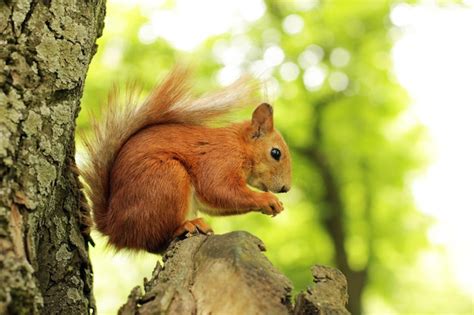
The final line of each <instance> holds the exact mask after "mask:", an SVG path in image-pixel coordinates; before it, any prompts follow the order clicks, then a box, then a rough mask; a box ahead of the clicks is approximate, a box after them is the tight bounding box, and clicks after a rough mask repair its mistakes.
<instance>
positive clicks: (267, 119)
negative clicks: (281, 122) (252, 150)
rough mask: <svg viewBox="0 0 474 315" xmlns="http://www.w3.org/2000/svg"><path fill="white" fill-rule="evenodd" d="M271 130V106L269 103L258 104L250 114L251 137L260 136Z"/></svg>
mask: <svg viewBox="0 0 474 315" xmlns="http://www.w3.org/2000/svg"><path fill="white" fill-rule="evenodd" d="M271 131H273V108H272V106H271V105H270V104H267V103H262V104H260V105H259V106H258V107H257V108H256V109H255V110H254V111H253V114H252V138H260V137H262V136H264V135H265V134H267V133H269V132H271Z"/></svg>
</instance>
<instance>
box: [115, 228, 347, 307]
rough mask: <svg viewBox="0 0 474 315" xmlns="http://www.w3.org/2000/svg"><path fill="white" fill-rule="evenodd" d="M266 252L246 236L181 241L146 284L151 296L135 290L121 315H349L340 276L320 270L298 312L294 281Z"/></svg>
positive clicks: (302, 295)
mask: <svg viewBox="0 0 474 315" xmlns="http://www.w3.org/2000/svg"><path fill="white" fill-rule="evenodd" d="M264 250H265V247H264V244H263V243H262V241H261V240H259V239H257V238H256V237H255V236H253V235H251V234H248V233H246V232H232V233H228V234H224V235H212V236H204V235H198V236H193V237H191V238H188V239H185V240H182V241H178V242H176V243H174V244H172V245H171V246H170V248H169V249H168V250H167V252H166V254H165V256H164V259H163V260H164V266H161V264H160V263H158V264H157V266H156V268H155V271H154V272H153V275H152V278H151V280H150V281H147V280H146V279H145V284H144V287H145V293H144V294H142V292H141V289H140V287H136V288H134V289H133V290H132V292H131V293H130V295H129V299H128V301H127V303H126V304H125V305H123V306H122V308H121V309H120V311H119V314H120V315H135V314H226V315H233V314H236V315H240V314H321V315H323V314H333V315H347V314H349V312H348V311H347V310H346V308H345V304H346V303H347V282H346V279H345V278H344V276H343V275H342V273H341V272H340V271H338V270H335V269H332V268H327V267H321V266H316V267H314V268H313V269H312V272H313V276H314V282H315V283H314V285H312V286H310V287H309V288H308V289H307V290H306V291H304V292H302V293H300V294H299V295H298V297H297V299H296V305H295V306H294V307H293V304H292V302H291V289H292V285H291V283H290V281H289V280H288V279H287V278H286V277H285V276H284V275H283V274H281V273H280V272H278V270H276V269H275V267H273V266H272V264H271V263H270V261H269V260H268V259H267V258H266V257H265V256H264V255H263V254H262V251H264Z"/></svg>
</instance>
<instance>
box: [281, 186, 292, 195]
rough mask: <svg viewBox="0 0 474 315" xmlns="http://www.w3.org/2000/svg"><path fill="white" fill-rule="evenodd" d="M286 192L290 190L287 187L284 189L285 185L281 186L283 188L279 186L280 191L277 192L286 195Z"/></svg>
mask: <svg viewBox="0 0 474 315" xmlns="http://www.w3.org/2000/svg"><path fill="white" fill-rule="evenodd" d="M288 190H290V189H289V188H288V187H286V186H285V185H283V186H281V189H280V191H279V192H281V193H286V192H288Z"/></svg>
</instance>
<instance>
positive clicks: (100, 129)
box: [81, 67, 258, 233]
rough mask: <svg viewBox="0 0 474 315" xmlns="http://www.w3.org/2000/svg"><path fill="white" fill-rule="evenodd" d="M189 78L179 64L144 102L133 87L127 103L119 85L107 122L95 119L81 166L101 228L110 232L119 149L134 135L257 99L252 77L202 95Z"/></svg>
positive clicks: (209, 117) (198, 121) (200, 120)
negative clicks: (194, 92) (112, 183)
mask: <svg viewBox="0 0 474 315" xmlns="http://www.w3.org/2000/svg"><path fill="white" fill-rule="evenodd" d="M189 81H190V76H189V72H188V71H187V70H186V69H185V68H182V67H176V68H175V69H174V70H172V71H171V72H170V73H169V74H168V75H167V76H166V78H165V79H164V80H163V81H162V83H161V84H159V85H158V86H157V87H156V88H155V89H154V90H153V91H152V93H151V94H150V96H149V97H148V98H147V99H146V100H145V101H144V102H143V103H141V104H140V105H138V101H137V98H138V95H137V94H138V93H136V92H135V91H133V90H132V91H127V93H129V95H128V97H127V98H126V100H125V101H124V102H122V103H121V102H120V99H119V97H118V92H117V90H116V89H114V90H113V91H112V92H111V93H110V94H109V99H108V104H107V106H106V107H105V109H104V111H103V114H102V118H101V120H100V121H99V122H98V121H93V123H92V129H93V132H92V134H91V135H90V136H88V137H86V138H85V141H84V143H85V147H86V151H87V159H86V163H85V165H84V167H82V170H81V175H82V176H83V178H84V180H85V182H86V192H87V195H88V197H89V199H90V201H91V206H92V212H93V215H94V221H95V222H96V225H97V229H98V230H99V231H101V232H103V233H105V231H106V224H107V211H108V202H109V196H110V172H111V169H112V167H113V165H114V161H115V159H116V157H117V154H118V152H119V151H120V149H121V148H122V147H123V146H124V144H125V143H126V142H127V140H128V139H130V138H131V137H132V136H133V135H134V134H136V133H137V132H139V131H140V130H142V129H144V128H146V127H148V126H151V125H156V124H171V123H180V124H181V123H184V124H192V125H203V124H207V123H209V122H212V121H213V120H215V119H218V118H220V117H221V116H223V115H225V114H227V113H229V112H231V111H232V110H234V109H236V108H239V107H243V106H251V105H252V104H255V102H256V100H255V95H256V89H257V88H258V84H256V83H255V81H252V80H249V79H243V80H239V81H238V82H236V83H235V84H233V85H231V86H229V87H227V88H224V89H222V90H220V91H218V92H216V93H213V94H212V95H209V96H205V97H202V98H199V99H194V98H193V97H192V96H191V87H190V84H189Z"/></svg>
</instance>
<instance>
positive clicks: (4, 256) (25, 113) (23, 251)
mask: <svg viewBox="0 0 474 315" xmlns="http://www.w3.org/2000/svg"><path fill="white" fill-rule="evenodd" d="M104 14H105V3H104V2H103V1H100V0H96V1H94V0H89V1H73V0H17V1H15V0H13V1H2V0H0V283H1V286H0V314H4V313H8V314H39V313H49V314H59V313H61V314H87V313H89V312H90V311H91V309H93V308H94V301H93V296H92V268H91V265H90V261H89V257H88V252H87V243H86V241H85V239H84V237H83V235H82V234H81V231H80V225H81V214H80V200H81V192H80V189H79V183H78V180H77V176H76V175H75V174H74V172H73V171H72V169H71V165H74V130H75V118H76V117H77V114H78V112H79V107H80V106H79V104H80V98H81V95H82V91H83V86H84V80H85V76H86V73H87V69H88V65H89V63H90V60H91V58H92V56H93V55H94V53H95V51H96V44H95V42H96V39H97V38H98V37H99V36H100V35H101V31H102V28H103V20H104Z"/></svg>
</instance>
